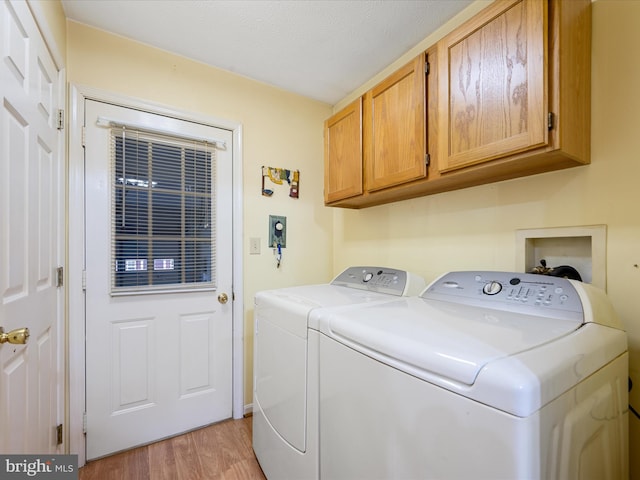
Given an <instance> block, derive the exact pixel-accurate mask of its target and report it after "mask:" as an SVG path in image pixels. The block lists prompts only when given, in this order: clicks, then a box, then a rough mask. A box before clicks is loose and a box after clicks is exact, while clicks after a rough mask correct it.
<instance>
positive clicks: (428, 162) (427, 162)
mask: <svg viewBox="0 0 640 480" xmlns="http://www.w3.org/2000/svg"><path fill="white" fill-rule="evenodd" d="M424 164H425V165H426V166H427V167H428V166H429V165H431V155H429V154H428V153H427V154H426V155H425V156H424Z"/></svg>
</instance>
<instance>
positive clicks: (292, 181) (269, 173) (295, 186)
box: [262, 166, 300, 198]
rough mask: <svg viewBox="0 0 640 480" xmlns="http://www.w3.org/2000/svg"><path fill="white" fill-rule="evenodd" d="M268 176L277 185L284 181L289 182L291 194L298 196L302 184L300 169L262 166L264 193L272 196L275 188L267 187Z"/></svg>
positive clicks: (266, 195) (294, 196) (293, 196)
mask: <svg viewBox="0 0 640 480" xmlns="http://www.w3.org/2000/svg"><path fill="white" fill-rule="evenodd" d="M266 178H268V179H269V180H271V181H272V182H273V183H275V184H276V185H282V184H283V183H284V182H287V183H288V184H289V196H290V197H291V198H298V190H299V186H300V170H286V169H284V168H274V167H265V166H263V167H262V195H264V196H265V197H270V196H271V195H273V190H271V189H269V188H265V179H266Z"/></svg>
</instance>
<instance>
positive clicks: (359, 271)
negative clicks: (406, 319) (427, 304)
mask: <svg viewBox="0 0 640 480" xmlns="http://www.w3.org/2000/svg"><path fill="white" fill-rule="evenodd" d="M412 280H413V275H412V274H410V273H409V272H406V271H404V270H396V269H392V268H383V267H349V268H347V269H346V270H345V271H344V272H342V273H341V274H340V275H338V276H337V277H336V278H335V279H334V280H333V281H332V282H331V284H332V285H341V286H344V287H350V288H358V289H361V290H370V291H374V292H380V293H387V294H390V295H397V296H403V295H407V291H408V288H409V286H410V284H411V282H412ZM423 285H424V284H423ZM416 294H417V293H416Z"/></svg>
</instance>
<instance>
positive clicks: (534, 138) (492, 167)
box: [327, 0, 591, 208]
mask: <svg viewBox="0 0 640 480" xmlns="http://www.w3.org/2000/svg"><path fill="white" fill-rule="evenodd" d="M427 56H428V59H429V63H430V65H431V71H430V74H429V75H428V76H427V80H426V81H427V84H426V86H425V88H424V89H423V92H424V101H425V102H426V103H425V105H426V113H425V121H426V126H427V137H426V140H425V141H426V142H427V143H426V144H425V146H426V148H425V149H424V150H422V149H421V147H420V145H418V144H416V145H417V146H416V147H415V148H416V151H415V153H416V154H420V155H423V154H426V153H429V154H430V155H429V156H430V163H429V166H428V175H427V174H426V172H425V175H423V176H420V175H416V176H415V177H414V178H413V179H412V178H410V176H408V177H407V178H406V179H400V177H394V175H395V172H394V171H393V169H394V168H396V170H403V169H404V168H405V166H403V165H395V166H394V165H384V167H380V165H382V164H381V163H379V162H378V163H377V160H376V158H375V154H371V153H369V152H368V150H367V149H368V148H374V147H375V145H376V143H377V142H378V141H380V142H381V143H382V144H384V142H385V140H384V139H385V133H384V132H385V131H386V130H393V127H392V122H391V121H387V122H386V127H385V128H384V129H381V128H376V125H374V126H373V128H369V127H368V126H367V122H368V121H369V120H368V117H371V118H373V119H374V120H372V121H374V122H375V121H377V120H375V116H371V115H368V113H367V108H368V105H369V103H370V101H369V100H367V99H368V98H369V97H371V96H372V94H373V92H374V91H375V89H373V90H372V91H371V92H368V93H367V94H366V95H365V102H364V109H363V111H364V120H363V125H364V129H365V130H364V132H365V135H364V137H365V143H364V159H365V162H364V165H365V172H367V174H366V175H365V177H364V179H363V181H364V186H365V187H364V189H363V191H362V193H360V194H358V195H356V196H353V197H351V198H350V199H348V200H346V201H339V202H336V203H333V204H332V203H329V202H327V204H330V205H335V206H341V207H348V208H363V207H367V206H372V205H380V204H383V203H389V202H394V201H399V200H405V199H408V198H414V197H418V196H423V195H429V194H434V193H440V192H445V191H450V190H455V189H460V188H466V187H470V186H474V185H481V184H486V183H491V182H497V181H501V180H506V179H511V178H517V177H523V176H527V175H533V174H537V173H542V172H548V171H552V170H559V169H563V168H569V167H575V166H581V165H586V164H588V163H590V130H591V1H590V0H498V1H496V2H494V3H492V4H491V5H489V6H488V7H487V8H486V9H484V10H483V11H481V12H480V13H479V14H477V15H476V16H474V17H473V18H471V19H470V20H469V21H467V22H466V23H464V24H463V25H461V26H460V27H458V28H456V29H455V30H454V31H452V32H451V33H449V34H448V35H446V36H445V37H443V38H442V39H441V40H439V41H438V42H437V43H436V45H435V46H434V47H432V48H430V49H429V50H428V51H427ZM383 83H384V82H383ZM381 85H382V84H381ZM402 128H404V129H407V128H408V127H407V125H406V124H405V125H404V126H403V127H402ZM367 132H370V133H369V135H373V137H374V138H373V140H370V142H371V145H373V147H371V146H369V144H368V143H367V140H366V137H367ZM378 135H382V140H379V139H377V138H376V137H377V136H378ZM398 141H399V142H408V140H405V139H401V138H400V139H398ZM406 145H409V144H408V143H406ZM407 148H414V147H413V146H410V147H409V146H407ZM389 158H392V157H389ZM376 168H377V170H376ZM372 169H373V170H372ZM385 177H388V178H387V181H386V183H385ZM374 179H375V180H374Z"/></svg>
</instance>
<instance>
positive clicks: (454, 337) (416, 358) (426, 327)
mask: <svg viewBox="0 0 640 480" xmlns="http://www.w3.org/2000/svg"><path fill="white" fill-rule="evenodd" d="M581 325H582V322H581V321H578V320H566V319H553V318H547V317H540V316H533V315H528V314H519V313H514V312H507V311H501V310H494V309H488V308H481V307H477V306H469V305H460V304H456V303H452V302H445V301H439V300H426V299H423V298H415V297H414V298H407V299H399V300H395V301H391V302H388V303H384V304H380V305H377V306H373V305H372V306H364V307H363V308H358V309H350V310H349V311H348V312H344V313H341V312H339V311H335V312H333V313H332V312H327V314H326V315H325V317H324V318H323V319H322V320H321V330H322V331H323V333H326V334H328V335H329V336H331V337H332V338H334V339H336V340H338V341H340V342H341V343H345V344H347V345H349V346H351V347H353V348H355V349H357V350H360V351H363V352H364V353H370V354H373V355H372V356H375V357H376V358H382V359H383V361H385V362H387V363H389V364H390V365H392V366H394V367H396V368H400V369H402V370H405V371H408V372H409V373H411V374H413V375H417V376H419V377H423V378H425V379H428V380H430V379H433V377H434V376H435V377H439V378H443V379H448V380H452V381H455V382H458V383H462V384H466V385H472V384H474V382H475V381H476V378H477V376H478V374H479V372H480V370H481V369H482V368H483V367H484V366H486V365H487V364H489V363H491V362H494V361H496V360H498V359H501V358H505V357H509V356H513V355H516V354H518V353H520V352H524V351H527V350H531V349H535V348H536V347H539V346H541V345H544V344H546V343H549V342H551V341H553V340H556V339H558V338H561V337H563V336H565V335H567V334H569V333H571V332H573V331H575V330H577V329H578V328H580V326H581Z"/></svg>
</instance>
